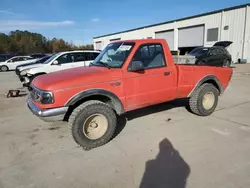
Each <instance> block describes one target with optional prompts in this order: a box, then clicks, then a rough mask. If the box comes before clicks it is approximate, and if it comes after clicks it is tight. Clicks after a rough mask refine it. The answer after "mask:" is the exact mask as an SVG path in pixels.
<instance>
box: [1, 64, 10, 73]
mask: <svg viewBox="0 0 250 188" xmlns="http://www.w3.org/2000/svg"><path fill="white" fill-rule="evenodd" d="M8 70H9V68H8V67H7V66H6V65H3V66H1V71H2V72H6V71H8Z"/></svg>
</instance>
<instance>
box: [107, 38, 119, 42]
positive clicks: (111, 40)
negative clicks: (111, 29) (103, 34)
mask: <svg viewBox="0 0 250 188" xmlns="http://www.w3.org/2000/svg"><path fill="white" fill-rule="evenodd" d="M118 40H121V38H115V39H110V40H109V41H110V42H113V41H118Z"/></svg>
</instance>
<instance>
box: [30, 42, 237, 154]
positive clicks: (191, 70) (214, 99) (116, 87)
mask: <svg viewBox="0 0 250 188" xmlns="http://www.w3.org/2000/svg"><path fill="white" fill-rule="evenodd" d="M231 76H232V69H231V68H230V67H213V66H197V65H190V64H188V65H187V64H186V65H185V64H184V65H180V64H178V65H176V64H175V62H174V60H173V58H172V55H171V52H170V50H169V47H168V44H167V42H166V41H165V40H163V39H145V40H144V39H143V40H127V41H117V42H114V43H111V44H109V45H108V46H107V47H106V48H105V49H104V50H103V51H102V53H101V54H100V55H99V56H98V57H97V58H96V59H95V60H94V61H93V62H92V63H91V64H90V66H89V67H78V68H73V69H68V70H63V71H59V72H55V73H50V74H47V75H42V76H39V77H37V78H35V79H34V80H33V81H32V83H31V87H32V90H31V93H30V95H29V98H28V101H27V103H28V107H29V108H30V110H31V111H32V112H33V114H35V115H37V116H38V117H40V118H41V119H43V120H45V121H59V120H65V119H66V120H68V122H69V127H70V132H71V134H72V136H73V139H74V140H75V142H76V143H77V144H79V145H80V146H82V147H83V148H84V149H86V150H88V149H91V148H95V147H98V146H101V145H103V144H105V143H107V142H108V141H109V140H110V139H111V138H112V136H113V135H114V132H115V130H116V127H117V115H121V114H123V113H125V112H128V111H131V110H135V109H139V108H143V107H146V106H150V105H154V104H159V103H163V102H166V101H171V100H174V99H177V98H188V99H189V106H190V109H191V111H192V112H193V113H194V114H197V115H199V116H208V115H210V114H212V113H213V112H214V110H215V108H216V106H217V103H218V97H219V95H221V94H222V93H223V92H224V90H225V89H226V88H227V86H228V84H229V81H230V79H231ZM67 117H68V118H67Z"/></svg>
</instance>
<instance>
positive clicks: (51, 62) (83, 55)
mask: <svg viewBox="0 0 250 188" xmlns="http://www.w3.org/2000/svg"><path fill="white" fill-rule="evenodd" d="M99 54H100V51H94V50H83V51H67V52H60V53H57V54H54V55H53V56H51V57H50V58H49V59H48V60H47V61H45V62H44V63H41V64H32V65H28V66H25V67H23V68H20V69H19V70H20V75H19V78H20V80H21V81H22V82H24V84H23V85H24V86H29V84H30V83H31V81H32V80H33V79H34V78H35V77H36V76H39V75H42V74H47V73H51V72H56V71H60V70H65V69H70V68H75V67H82V66H89V64H90V63H91V62H92V61H93V60H95V58H96V57H97V56H98V55H99Z"/></svg>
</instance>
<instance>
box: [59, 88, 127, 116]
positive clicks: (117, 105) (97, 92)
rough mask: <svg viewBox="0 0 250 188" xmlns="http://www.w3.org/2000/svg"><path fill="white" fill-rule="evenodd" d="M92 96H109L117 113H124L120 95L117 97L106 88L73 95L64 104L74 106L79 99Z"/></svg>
mask: <svg viewBox="0 0 250 188" xmlns="http://www.w3.org/2000/svg"><path fill="white" fill-rule="evenodd" d="M91 96H105V97H108V98H109V99H110V100H111V101H112V104H113V106H114V110H115V111H116V113H117V114H119V115H120V114H122V113H124V107H123V104H122V102H121V100H120V99H119V97H117V96H116V95H115V94H114V93H112V92H110V91H107V90H104V89H89V90H85V91H82V92H79V93H77V94H76V95H74V96H73V97H71V98H70V99H69V100H68V102H67V103H66V104H65V105H64V106H66V107H68V106H72V105H74V104H76V103H77V102H78V101H80V100H82V99H84V98H87V97H91Z"/></svg>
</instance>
